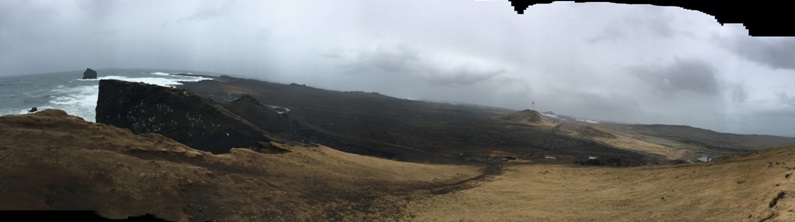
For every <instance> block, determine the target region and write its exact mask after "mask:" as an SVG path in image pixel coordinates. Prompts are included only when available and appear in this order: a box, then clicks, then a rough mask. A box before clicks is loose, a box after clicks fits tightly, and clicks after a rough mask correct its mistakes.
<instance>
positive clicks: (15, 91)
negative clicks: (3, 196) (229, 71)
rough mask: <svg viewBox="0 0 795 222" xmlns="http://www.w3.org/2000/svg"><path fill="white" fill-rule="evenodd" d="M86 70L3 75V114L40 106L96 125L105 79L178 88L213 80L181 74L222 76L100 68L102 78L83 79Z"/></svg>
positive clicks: (0, 101)
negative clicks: (100, 83)
mask: <svg viewBox="0 0 795 222" xmlns="http://www.w3.org/2000/svg"><path fill="white" fill-rule="evenodd" d="M84 71H85V70H79V71H66V72H55V73H43V74H31V75H18V76H5V77H3V76H0V115H9V114H12V115H13V114H26V113H28V111H29V110H30V109H31V108H33V107H36V108H37V109H38V110H39V111H41V110H44V109H61V110H64V111H66V112H67V113H69V114H70V115H74V116H79V117H81V118H83V119H84V120H86V121H91V122H94V120H95V116H96V110H95V108H96V106H97V95H98V94H99V80H101V79H116V80H124V81H131V82H145V83H149V84H155V85H160V86H176V85H181V82H198V81H201V80H209V79H210V78H205V77H194V76H182V75H175V74H178V73H187V74H197V75H209V76H219V75H221V74H216V73H207V72H195V71H177V70H155V69H96V71H97V77H98V79H82V78H83V72H84Z"/></svg>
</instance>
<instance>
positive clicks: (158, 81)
mask: <svg viewBox="0 0 795 222" xmlns="http://www.w3.org/2000/svg"><path fill="white" fill-rule="evenodd" d="M169 77H170V78H162V77H126V76H103V77H100V78H99V79H115V80H122V81H128V82H143V83H148V84H154V85H158V86H165V87H168V86H178V85H182V83H180V82H198V81H202V80H212V79H211V78H205V77H195V76H169Z"/></svg>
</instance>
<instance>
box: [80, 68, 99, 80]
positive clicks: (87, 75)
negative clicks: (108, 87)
mask: <svg viewBox="0 0 795 222" xmlns="http://www.w3.org/2000/svg"><path fill="white" fill-rule="evenodd" d="M96 78H97V71H94V70H93V69H90V68H88V69H86V71H85V72H83V79H96Z"/></svg>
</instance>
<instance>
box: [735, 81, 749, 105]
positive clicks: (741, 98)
mask: <svg viewBox="0 0 795 222" xmlns="http://www.w3.org/2000/svg"><path fill="white" fill-rule="evenodd" d="M747 99H748V92H746V91H745V88H743V86H742V85H737V86H735V87H734V89H732V101H733V102H738V103H742V102H745V100H747Z"/></svg>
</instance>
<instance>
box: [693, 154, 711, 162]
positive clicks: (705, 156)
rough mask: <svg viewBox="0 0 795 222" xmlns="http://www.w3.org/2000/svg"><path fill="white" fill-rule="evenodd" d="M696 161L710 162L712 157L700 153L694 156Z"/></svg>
mask: <svg viewBox="0 0 795 222" xmlns="http://www.w3.org/2000/svg"><path fill="white" fill-rule="evenodd" d="M696 159H697V160H698V161H701V162H712V157H710V156H707V155H701V156H700V157H698V158H696Z"/></svg>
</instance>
